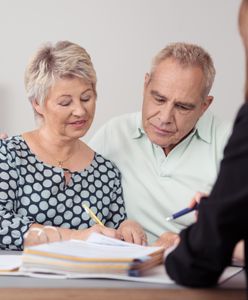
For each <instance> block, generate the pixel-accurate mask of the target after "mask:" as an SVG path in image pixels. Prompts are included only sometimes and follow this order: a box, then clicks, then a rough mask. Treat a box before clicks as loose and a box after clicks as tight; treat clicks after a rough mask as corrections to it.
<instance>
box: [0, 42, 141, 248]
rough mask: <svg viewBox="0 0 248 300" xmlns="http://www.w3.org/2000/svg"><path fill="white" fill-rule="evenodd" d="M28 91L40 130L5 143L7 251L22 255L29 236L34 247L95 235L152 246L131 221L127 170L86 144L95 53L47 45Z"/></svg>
mask: <svg viewBox="0 0 248 300" xmlns="http://www.w3.org/2000/svg"><path fill="white" fill-rule="evenodd" d="M25 86H26V91H27V95H28V98H29V100H30V102H31V105H32V107H33V110H34V113H35V116H36V118H37V121H38V124H39V127H38V128H37V129H36V130H34V131H30V132H26V133H23V134H22V135H18V136H14V137H10V138H8V139H6V140H1V141H0V248H1V249H17V250H21V249H22V248H23V244H24V235H25V237H26V242H27V243H28V244H34V243H37V242H43V241H55V240H58V239H62V240H66V239H70V238H73V239H85V238H87V236H88V235H89V233H91V232H93V231H96V232H100V233H103V234H106V235H109V236H112V237H116V238H120V237H121V236H122V237H123V238H124V239H126V240H128V241H131V242H136V243H144V242H145V235H144V233H143V230H142V228H141V227H140V226H139V225H138V224H136V223H134V222H132V221H128V220H126V221H125V218H126V214H125V208H124V201H123V196H122V186H121V177H120V172H119V170H118V169H117V168H116V167H115V166H114V165H113V164H112V163H111V161H109V160H107V159H105V158H104V157H102V156H101V155H99V154H97V153H95V152H94V151H93V150H92V149H91V148H89V147H88V146H87V145H86V144H85V143H84V142H82V141H81V140H80V138H81V137H82V136H84V135H85V134H86V132H87V131H88V129H89V128H90V126H91V123H92V121H93V118H94V113H95V104H96V73H95V70H94V68H93V65H92V62H91V59H90V56H89V55H88V53H87V52H86V51H85V50H84V49H83V48H81V47H80V46H78V45H76V44H73V43H71V42H68V41H62V42H58V43H57V44H55V46H52V45H50V44H48V45H45V46H44V47H42V48H41V49H40V50H39V51H38V52H37V53H36V54H35V56H34V57H33V58H32V60H31V61H30V63H29V65H28V67H27V69H26V73H25ZM83 204H85V205H87V206H88V207H90V208H91V209H92V210H93V211H94V212H95V214H96V215H97V217H98V218H99V219H100V221H101V222H102V223H103V224H104V225H105V226H106V227H105V226H100V225H96V224H94V221H93V220H91V219H90V217H89V216H88V215H87V213H86V212H85V211H84V209H83V207H82V205H83ZM117 228H119V229H118V230H116V229H117Z"/></svg>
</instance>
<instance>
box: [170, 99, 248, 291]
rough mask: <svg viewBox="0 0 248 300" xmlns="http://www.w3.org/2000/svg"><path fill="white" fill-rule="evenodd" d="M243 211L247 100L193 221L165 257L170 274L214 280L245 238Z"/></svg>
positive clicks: (247, 205)
mask: <svg viewBox="0 0 248 300" xmlns="http://www.w3.org/2000/svg"><path fill="white" fill-rule="evenodd" d="M247 214H248V103H246V104H244V105H243V106H242V107H241V109H240V111H239V113H238V115H237V118H236V121H235V123H234V128H233V132H232V135H231V137H230V139H229V141H228V144H227V146H226V148H225V151H224V158H223V160H222V162H221V167H220V172H219V175H218V178H217V181H216V183H215V185H214V187H213V189H212V192H211V194H210V195H209V197H208V199H206V200H204V201H202V202H201V203H200V206H199V214H198V220H197V222H196V223H195V224H193V225H191V226H190V227H188V228H186V229H185V230H183V231H182V232H181V234H180V238H181V240H180V243H179V245H178V246H177V248H176V249H175V250H174V251H173V252H171V253H170V254H169V255H168V257H167V259H166V262H165V265H166V270H167V272H168V274H169V275H170V277H171V278H172V279H174V280H175V281H176V282H177V283H179V284H183V285H188V286H195V287H204V286H211V285H214V284H216V283H217V281H218V278H219V276H220V274H221V273H222V271H223V269H224V268H225V267H226V266H228V265H229V264H230V262H231V259H232V253H233V249H234V247H235V245H236V243H237V242H238V241H239V240H241V239H245V240H247V235H248V218H247ZM246 252H247V251H246ZM246 261H248V260H246Z"/></svg>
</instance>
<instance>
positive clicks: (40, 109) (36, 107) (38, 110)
mask: <svg viewBox="0 0 248 300" xmlns="http://www.w3.org/2000/svg"><path fill="white" fill-rule="evenodd" d="M32 106H33V109H34V111H35V112H36V113H37V114H38V115H41V116H42V115H43V107H42V106H41V105H40V104H39V103H38V102H37V100H34V101H32Z"/></svg>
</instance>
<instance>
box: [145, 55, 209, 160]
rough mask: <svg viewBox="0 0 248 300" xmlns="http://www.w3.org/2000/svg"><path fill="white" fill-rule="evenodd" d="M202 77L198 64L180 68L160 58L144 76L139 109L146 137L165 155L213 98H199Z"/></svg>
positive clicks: (193, 123)
mask: <svg viewBox="0 0 248 300" xmlns="http://www.w3.org/2000/svg"><path fill="white" fill-rule="evenodd" d="M203 86H204V77H203V73H202V70H201V69H200V68H199V67H184V66H182V65H180V64H179V63H178V62H177V61H175V60H174V59H171V58H168V59H166V60H164V61H162V62H161V63H160V64H159V65H158V66H157V67H156V69H155V71H154V73H153V74H152V76H151V77H150V75H148V74H147V75H146V79H145V86H144V100H143V108H142V120H143V127H144V130H145V132H146V134H147V135H148V137H149V139H150V140H151V141H152V142H153V143H155V144H157V145H159V146H161V147H162V148H163V149H164V152H165V154H166V155H167V154H168V153H169V152H170V151H171V150H172V149H173V148H174V147H175V146H176V145H177V144H178V143H179V142H180V141H181V140H182V139H184V138H185V137H186V136H187V135H188V134H189V133H190V132H191V131H192V129H193V128H194V126H195V124H196V122H197V121H198V119H199V118H200V116H201V115H202V114H203V113H204V111H205V110H206V109H207V108H208V106H209V105H210V103H211V101H212V99H213V97H211V96H208V97H206V98H205V99H202V89H203Z"/></svg>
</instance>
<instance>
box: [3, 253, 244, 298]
mask: <svg viewBox="0 0 248 300" xmlns="http://www.w3.org/2000/svg"><path fill="white" fill-rule="evenodd" d="M5 253H6V252H5ZM0 254H1V252H0ZM8 254H9V253H8ZM0 299H1V300H2V299H3V300H16V299H18V300H31V299H32V300H41V299H42V300H43V299H45V300H65V299H71V300H78V299H87V300H88V299H90V300H105V299H106V300H124V299H125V300H126V299H127V300H139V299H144V300H148V299H149V300H151V299H152V300H159V299H163V300H167V299H173V300H174V299H175V300H179V299H180V300H182V299H183V300H188V299H190V300H199V299H200V300H215V299H218V300H222V299H223V300H229V299H230V300H233V299H235V300H243V299H246V291H245V272H244V271H241V272H240V273H238V274H236V275H235V276H234V277H232V278H230V279H228V280H227V281H226V282H224V283H223V284H222V285H221V286H219V287H217V288H211V289H190V288H184V287H182V286H179V285H176V284H172V285H171V284H154V283H149V284H148V283H141V282H127V281H119V280H109V279H106V280H105V279H70V280H68V279H67V280H66V279H52V280H51V279H47V278H28V277H11V276H1V277H0Z"/></svg>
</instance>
